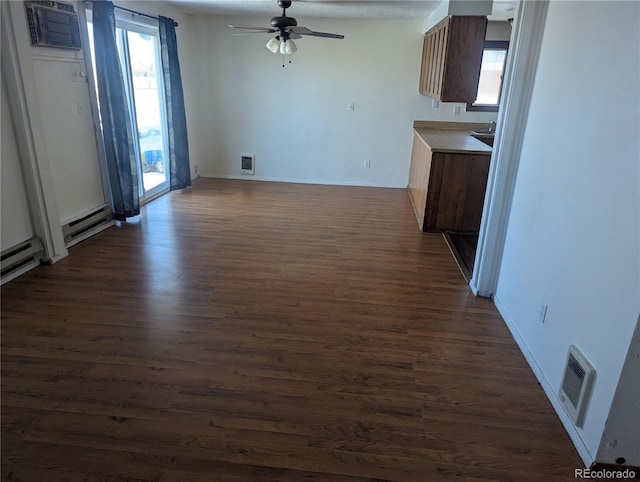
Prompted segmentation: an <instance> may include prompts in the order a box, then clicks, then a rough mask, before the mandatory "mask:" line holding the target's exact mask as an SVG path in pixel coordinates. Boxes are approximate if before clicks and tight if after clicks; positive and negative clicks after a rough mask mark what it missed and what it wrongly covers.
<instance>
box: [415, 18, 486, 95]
mask: <svg viewBox="0 0 640 482" xmlns="http://www.w3.org/2000/svg"><path fill="white" fill-rule="evenodd" d="M486 30H487V18H486V17H479V16H452V17H448V18H446V19H444V20H443V21H442V22H440V23H439V24H438V25H436V26H435V27H433V28H432V29H431V30H429V31H428V32H427V33H426V34H425V36H424V42H423V46H422V68H421V70H420V88H419V91H420V93H421V94H422V95H426V96H429V97H433V98H434V99H437V100H439V101H441V102H465V103H473V102H474V101H475V100H476V95H477V93H478V80H479V78H480V66H481V64H482V50H483V45H484V38H485V34H486Z"/></svg>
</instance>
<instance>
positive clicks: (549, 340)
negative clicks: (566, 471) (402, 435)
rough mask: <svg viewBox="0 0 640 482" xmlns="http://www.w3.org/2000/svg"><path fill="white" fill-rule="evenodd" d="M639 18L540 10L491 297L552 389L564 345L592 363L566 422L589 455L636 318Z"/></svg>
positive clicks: (578, 5) (628, 5) (601, 10)
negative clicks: (539, 33) (588, 393)
mask: <svg viewBox="0 0 640 482" xmlns="http://www.w3.org/2000/svg"><path fill="white" fill-rule="evenodd" d="M639 19H640V4H639V3H638V2H551V3H550V5H549V11H548V17H547V21H546V25H545V27H544V37H543V43H542V49H541V53H540V60H539V64H538V70H537V74H536V78H535V87H534V92H533V98H532V102H531V107H530V111H529V116H528V121H527V126H526V132H525V136H524V142H523V147H522V155H521V159H520V163H519V171H518V174H517V182H516V186H515V191H514V198H513V204H512V210H511V214H510V218H509V225H508V231H507V237H506V244H505V249H504V254H503V259H502V265H501V269H500V277H499V282H498V288H497V291H496V295H495V300H496V304H497V305H498V307H499V308H500V310H501V312H502V314H503V316H504V317H505V319H506V321H507V323H508V324H509V325H510V326H511V328H512V329H513V330H514V332H515V334H516V338H519V339H520V341H521V342H522V344H523V347H524V349H525V352H527V353H528V355H529V357H530V359H532V360H533V362H534V364H535V365H536V366H537V369H538V370H539V372H540V373H541V374H542V378H543V379H544V380H543V382H544V383H543V385H545V384H547V385H548V386H550V387H551V391H552V392H554V393H557V391H558V388H559V386H560V383H561V377H562V373H563V366H564V363H565V359H566V355H567V349H568V347H569V345H571V344H575V345H577V346H578V347H579V348H580V349H581V350H582V351H583V352H584V354H585V355H586V356H587V358H588V359H589V360H590V362H591V363H592V364H593V366H594V367H595V369H596V371H597V379H596V382H595V387H594V391H593V395H592V397H591V403H590V406H589V409H588V412H587V416H586V420H585V423H584V427H583V429H578V430H577V431H572V430H571V427H569V428H570V430H569V433H570V435H572V436H574V437H575V436H577V437H578V438H579V439H578V440H576V439H575V438H574V442H576V443H577V445H579V444H580V443H584V448H585V449H586V450H587V451H588V453H589V457H586V458H587V459H590V460H593V458H594V456H595V454H596V452H597V449H598V444H599V441H600V438H601V436H602V433H603V428H604V425H605V421H606V418H607V415H608V413H609V408H610V406H611V402H612V399H613V395H614V392H615V390H616V385H617V383H618V379H619V377H620V373H621V370H622V366H623V363H624V359H625V355H626V353H627V351H628V348H629V343H630V340H631V336H632V332H633V329H634V326H635V323H636V320H637V318H638V313H639V312H640V296H639V293H640V280H639V275H640V199H639V186H640V162H639V160H640V146H639V140H638V132H640V122H639V117H640V116H639V111H638V109H639V106H640V97H639V89H638V85H640V72H639V65H638V63H639V62H638V60H639V59H638V45H640V35H639V30H640V28H639ZM542 303H546V304H548V311H547V315H546V321H545V323H544V324H543V323H541V322H540V321H539V320H538V312H539V308H540V305H541V304H542ZM551 398H552V402H554V405H555V406H556V407H558V403H557V399H555V395H554V394H553V393H552V394H551ZM559 414H560V416H561V418H563V421H565V423H566V421H567V417H566V416H565V415H564V413H562V409H560V412H559ZM629 416H635V417H637V416H638V414H631V413H630V414H629Z"/></svg>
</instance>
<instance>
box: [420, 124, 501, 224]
mask: <svg viewBox="0 0 640 482" xmlns="http://www.w3.org/2000/svg"><path fill="white" fill-rule="evenodd" d="M490 159H491V155H490V154H477V153H460V152H432V151H431V149H430V148H429V146H428V145H426V144H425V143H424V142H423V141H422V140H421V139H420V138H419V136H418V135H414V139H413V149H412V154H411V168H410V172H409V188H408V190H409V196H410V198H411V201H412V203H413V208H414V212H415V215H416V219H417V220H418V225H419V226H420V229H421V230H422V231H428V232H444V231H455V232H461V233H464V232H477V231H478V230H479V229H480V221H481V218H482V208H483V204H484V194H485V190H486V187H487V178H488V175H489V161H490Z"/></svg>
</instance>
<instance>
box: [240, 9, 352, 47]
mask: <svg viewBox="0 0 640 482" xmlns="http://www.w3.org/2000/svg"><path fill="white" fill-rule="evenodd" d="M278 6H279V7H280V8H282V15H281V16H280V17H273V18H272V19H271V27H237V26H235V25H229V27H231V28H237V29H243V30H252V32H244V33H240V34H236V35H244V34H245V33H269V34H271V33H275V34H276V36H275V37H274V38H272V39H271V40H269V41H268V42H267V48H268V49H269V50H271V51H272V52H273V53H274V54H276V53H278V52H280V53H281V54H283V55H285V54H286V55H290V54H292V53H294V52H295V51H296V50H298V48H297V47H296V44H295V43H293V39H299V38H302V37H303V36H305V35H306V36H309V37H324V38H337V39H343V38H344V35H338V34H335V33H326V32H314V31H313V30H309V29H308V28H306V27H299V26H298V22H297V21H296V19H295V18H293V17H287V8H289V7H290V6H291V0H278Z"/></svg>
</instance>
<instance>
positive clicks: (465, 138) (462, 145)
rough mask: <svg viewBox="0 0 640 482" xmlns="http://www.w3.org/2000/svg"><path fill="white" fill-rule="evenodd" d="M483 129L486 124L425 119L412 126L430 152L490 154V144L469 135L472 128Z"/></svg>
mask: <svg viewBox="0 0 640 482" xmlns="http://www.w3.org/2000/svg"><path fill="white" fill-rule="evenodd" d="M485 129H486V124H465V123H453V122H447V123H444V122H425V121H416V122H414V127H413V131H414V132H415V133H416V134H417V135H418V137H419V138H420V139H421V140H422V141H423V142H424V143H425V144H426V145H427V146H428V147H429V149H431V152H448V153H456V154H487V155H491V152H492V149H491V147H490V146H488V145H486V144H485V143H484V142H482V141H479V140H478V139H476V138H475V137H472V136H471V131H472V130H480V131H481V130H485Z"/></svg>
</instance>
